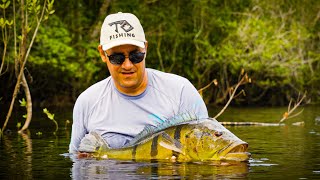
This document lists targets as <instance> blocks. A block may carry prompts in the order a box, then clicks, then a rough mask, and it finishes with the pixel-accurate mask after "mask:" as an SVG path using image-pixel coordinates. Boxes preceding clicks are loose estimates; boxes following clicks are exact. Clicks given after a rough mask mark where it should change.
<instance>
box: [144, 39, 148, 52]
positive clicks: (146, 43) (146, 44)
mask: <svg viewBox="0 0 320 180" xmlns="http://www.w3.org/2000/svg"><path fill="white" fill-rule="evenodd" d="M144 46H145V48H146V51H147V50H148V41H146V42H145V43H144Z"/></svg>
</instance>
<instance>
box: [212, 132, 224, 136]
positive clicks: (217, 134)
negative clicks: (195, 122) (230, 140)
mask: <svg viewBox="0 0 320 180" xmlns="http://www.w3.org/2000/svg"><path fill="white" fill-rule="evenodd" d="M222 134H223V133H222V132H221V131H215V132H214V135H215V136H216V137H220V136H221V135H222Z"/></svg>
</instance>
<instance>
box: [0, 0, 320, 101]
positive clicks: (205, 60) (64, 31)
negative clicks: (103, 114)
mask: <svg viewBox="0 0 320 180" xmlns="http://www.w3.org/2000/svg"><path fill="white" fill-rule="evenodd" d="M0 4H1V3H0ZM4 6H5V5H4ZM11 6H12V5H11V4H10V5H8V7H9V8H10V7H11ZM53 9H55V12H54V13H53V14H52V15H51V16H50V18H49V19H48V20H47V21H46V22H44V23H43V24H41V26H40V28H39V32H38V35H37V37H36V39H35V42H34V45H33V47H32V49H31V52H30V57H29V59H28V63H27V64H26V69H25V75H26V78H27V81H28V82H29V86H30V91H31V94H32V97H33V101H34V102H35V103H36V104H37V105H44V106H47V105H52V104H54V105H64V104H67V103H71V104H72V103H73V102H74V101H75V99H76V97H77V96H78V95H79V94H80V93H81V92H82V91H83V90H84V89H86V88H87V87H88V86H90V85H91V84H93V83H95V82H97V81H99V80H101V79H103V78H105V77H107V76H108V71H107V69H106V67H105V65H104V64H103V63H102V61H101V60H100V57H99V54H98V51H97V46H98V44H99V35H100V26H101V24H102V22H103V19H104V18H105V16H106V15H107V14H110V13H115V12H131V13H134V14H135V15H136V16H137V17H138V18H139V19H140V21H141V23H142V25H143V27H144V29H145V33H146V38H147V40H148V42H149V48H148V56H147V61H146V63H147V67H150V68H155V69H159V70H163V71H165V72H171V73H176V74H179V75H182V76H185V77H187V78H188V79H189V80H190V81H191V82H192V83H193V84H194V85H195V86H196V88H198V89H200V88H201V87H204V86H206V85H207V84H209V83H210V82H211V81H212V80H213V79H217V82H218V85H217V86H210V88H208V89H206V91H205V92H204V94H203V97H204V99H205V101H206V102H207V103H212V104H224V103H225V102H226V101H227V100H228V99H227V97H228V94H229V89H230V87H231V86H232V85H233V84H235V83H237V82H238V78H239V73H240V72H241V70H242V69H244V70H245V71H246V72H247V73H248V75H249V76H250V78H251V79H252V81H251V83H250V84H246V85H245V86H243V88H244V90H245V94H246V96H240V97H238V98H236V99H235V101H234V104H240V105H285V104H287V103H288V101H289V100H290V97H292V96H296V95H297V94H299V93H303V92H305V91H306V92H307V96H308V98H309V99H310V100H311V102H313V103H316V102H320V98H319V97H320V96H319V95H320V91H319V89H320V43H319V42H320V33H319V32H320V1H318V0H309V1H299V0H268V1H259V0H245V1H243V0H132V1H120V0H90V1H85V0H59V1H55V2H54V7H53ZM5 16H6V17H7V18H8V19H10V18H11V19H12V13H10V11H9V10H8V9H7V10H6V14H5ZM3 17H4V8H2V7H0V27H1V28H2V29H1V30H2V34H3V33H4V27H5V26H4V23H5V21H3V20H2V19H4V18H3ZM6 31H7V32H6V33H8V37H9V42H8V43H9V45H10V43H11V44H12V43H13V40H11V39H10V38H12V37H13V30H12V29H10V28H7V30H6ZM2 37H4V36H2ZM0 40H1V44H0V47H1V48H0V49H1V50H0V55H1V57H2V56H6V58H5V62H4V61H3V59H2V60H1V61H2V63H1V64H3V65H2V67H3V70H2V72H1V76H0V87H1V88H0V93H1V94H0V97H1V98H2V99H1V100H0V101H1V102H7V101H10V100H11V94H12V93H11V92H12V91H13V89H14V85H15V82H16V76H15V71H14V58H13V56H14V55H13V49H7V53H6V54H5V55H4V54H3V51H2V49H3V48H4V46H6V45H5V44H4V40H3V38H0ZM8 47H9V46H8ZM8 92H10V93H8Z"/></svg>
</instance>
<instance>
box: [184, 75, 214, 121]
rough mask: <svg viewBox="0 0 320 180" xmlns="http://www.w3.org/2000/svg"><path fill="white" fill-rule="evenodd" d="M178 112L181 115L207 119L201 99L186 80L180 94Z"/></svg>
mask: <svg viewBox="0 0 320 180" xmlns="http://www.w3.org/2000/svg"><path fill="white" fill-rule="evenodd" d="M179 111H180V112H181V113H191V114H192V115H195V116H196V117H197V118H199V119H202V118H208V117H209V116H208V110H207V107H206V105H205V103H204V101H203V99H202V97H201V96H200V94H199V92H198V91H197V89H196V88H195V87H194V86H193V85H192V84H191V82H190V81H189V80H187V82H186V83H185V85H184V87H183V90H182V92H181V100H180V110H179Z"/></svg>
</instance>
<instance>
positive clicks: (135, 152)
mask: <svg viewBox="0 0 320 180" xmlns="http://www.w3.org/2000/svg"><path fill="white" fill-rule="evenodd" d="M137 147H138V145H135V146H133V149H132V161H135V159H136V154H137Z"/></svg>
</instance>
